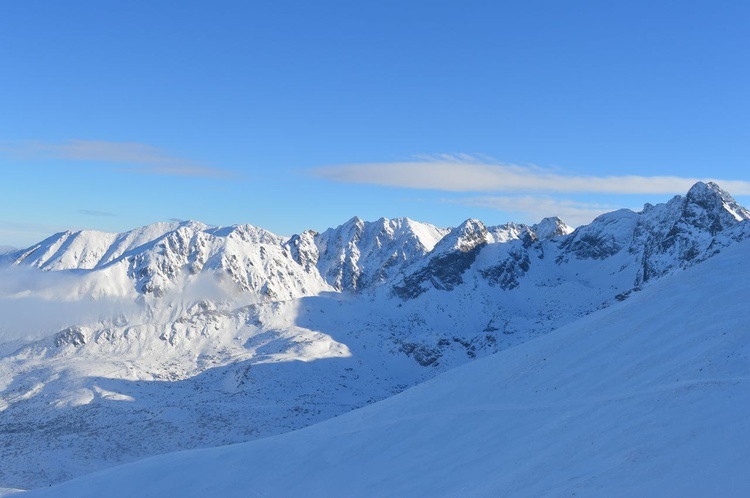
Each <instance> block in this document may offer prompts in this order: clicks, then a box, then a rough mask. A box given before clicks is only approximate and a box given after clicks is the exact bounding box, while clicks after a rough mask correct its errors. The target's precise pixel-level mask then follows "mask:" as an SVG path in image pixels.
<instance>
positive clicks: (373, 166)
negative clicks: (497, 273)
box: [0, 0, 750, 246]
mask: <svg viewBox="0 0 750 498" xmlns="http://www.w3.org/2000/svg"><path fill="white" fill-rule="evenodd" d="M749 53H750V2H745V1H716V0H713V1H704V2H691V1H671V2H670V1H662V2H655V1H628V2H608V1H596V2H594V1H569V2H562V1H524V2H520V1H512V2H511V1H507V2H504V1H482V2H477V1H462V2H457V1H453V2H443V1H435V0H430V1H414V2H408V1H403V0H402V1H398V2H395V1H377V2H351V1H346V2H344V1H342V2H328V1H319V2H310V1H299V2H285V1H273V2H270V1H269V2H247V1H242V2H239V1H238V2H229V1H226V2H208V1H205V2H197V1H180V2H178V1H155V0H149V1H128V2H123V1H112V0H98V1H93V0H92V1H87V2H82V1H74V0H71V1H65V2H61V1H57V0H54V1H53V0H49V1H42V0H28V1H15V2H5V3H4V4H3V7H2V15H0V64H2V66H1V67H2V69H1V71H2V73H1V74H2V77H1V78H0V166H2V171H3V176H2V181H1V182H0V245H3V244H10V245H15V246H26V245H29V244H31V243H33V242H34V241H38V240H40V239H42V238H44V237H45V236H47V235H50V234H52V233H53V232H56V231H59V230H63V229H68V228H71V229H72V228H93V229H101V230H108V231H122V230H126V229H130V228H134V227H137V226H140V225H144V224H147V223H151V222H155V221H166V220H169V219H172V218H176V219H197V220H200V221H203V222H205V223H209V224H217V225H228V224H234V223H251V224H254V225H258V226H262V227H264V228H267V229H269V230H271V231H274V232H276V233H280V234H292V233H294V232H299V231H301V230H303V229H306V228H313V229H317V230H321V229H324V228H327V227H329V226H335V225H338V224H340V223H342V222H344V221H346V220H347V219H348V218H350V217H352V216H354V215H359V216H360V217H362V218H365V219H370V220H373V219H377V218H379V217H381V216H386V217H397V216H408V217H410V218H413V219H417V220H421V221H428V222H432V223H434V224H437V225H440V226H452V225H456V224H458V223H460V222H461V221H463V220H464V219H466V218H469V217H478V218H480V219H482V220H483V221H485V222H486V223H488V224H498V223H502V222H505V221H508V220H514V221H520V222H529V223H532V222H535V221H538V220H539V219H540V218H541V217H542V216H550V215H555V214H558V213H559V214H561V215H562V217H563V218H568V219H569V220H570V222H571V224H577V223H583V222H585V221H587V219H590V218H591V217H592V216H594V215H595V214H596V213H597V212H602V211H606V210H609V209H610V208H615V207H631V208H640V207H641V206H642V204H643V202H645V201H650V202H660V201H663V200H666V199H668V198H669V197H671V196H672V195H674V194H679V193H684V192H685V190H686V185H689V182H690V181H692V180H694V179H720V180H725V181H727V182H733V183H728V184H727V185H725V187H726V188H727V189H728V190H730V192H732V193H734V194H735V195H736V197H737V198H738V200H739V201H741V202H744V203H745V204H747V203H748V201H750V168H748V157H750V154H749V153H750V63H749V62H748V60H749V59H748V54H749ZM625 176H628V177H631V178H622V177H625ZM652 177H665V178H656V179H655V178H652Z"/></svg>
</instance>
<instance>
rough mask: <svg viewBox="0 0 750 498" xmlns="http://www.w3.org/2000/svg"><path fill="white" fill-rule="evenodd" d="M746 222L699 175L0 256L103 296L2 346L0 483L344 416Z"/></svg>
mask: <svg viewBox="0 0 750 498" xmlns="http://www.w3.org/2000/svg"><path fill="white" fill-rule="evenodd" d="M748 220H750V211H748V210H747V209H745V208H743V207H742V206H740V205H738V204H737V203H736V202H735V201H734V199H732V197H731V196H730V195H729V194H728V193H727V192H725V191H723V190H722V189H721V188H719V186H717V185H715V184H713V183H697V184H696V185H694V186H693V187H692V188H691V189H690V191H689V192H688V193H687V195H685V196H677V197H674V198H673V199H672V200H670V201H669V202H667V203H664V204H658V205H653V206H652V205H648V204H647V205H646V206H645V207H644V209H643V210H642V211H641V212H637V213H636V212H633V211H630V210H620V211H615V212H612V213H607V214H603V215H601V216H599V217H598V218H596V219H595V220H594V221H593V222H591V223H590V224H588V225H586V226H581V227H578V228H577V229H575V230H573V229H571V228H570V227H568V226H567V225H565V223H563V222H562V221H561V220H560V219H558V218H547V219H545V220H542V221H541V222H540V223H538V224H536V225H531V226H528V225H523V224H515V223H507V224H504V225H499V226H486V225H485V224H483V223H482V222H481V221H479V220H475V219H470V220H467V221H465V222H464V223H462V224H461V225H460V226H458V227H456V228H451V229H442V228H438V227H435V226H432V225H430V224H427V223H419V222H415V221H412V220H410V219H406V218H400V219H392V220H388V219H385V218H383V219H380V220H377V221H374V222H366V221H363V220H361V219H359V218H353V219H351V220H349V221H348V222H346V223H344V224H343V225H341V226H339V227H337V228H331V229H328V230H325V231H323V232H322V233H316V232H313V231H306V232H303V233H301V234H297V235H293V236H291V237H281V236H278V235H275V234H273V233H270V232H268V231H266V230H263V229H261V228H257V227H254V226H251V225H236V226H231V227H211V226H207V225H204V224H201V223H197V222H193V221H188V222H181V223H157V224H154V225H149V226H146V227H142V228H139V229H136V230H132V231H130V232H126V233H122V234H111V233H102V232H95V231H86V230H85V231H79V232H64V233H59V234H56V235H53V236H52V237H49V238H48V239H46V240H44V241H42V242H40V243H38V244H35V245H34V246H32V247H29V248H27V249H24V250H20V251H12V252H9V253H5V254H3V255H0V268H2V269H4V271H5V272H6V276H7V277H8V279H12V276H13V272H14V271H17V272H18V274H19V275H21V276H23V278H24V281H27V280H34V279H29V277H30V276H34V275H36V276H39V277H44V278H47V277H59V278H52V279H51V280H49V281H47V280H44V281H43V282H44V285H36V286H34V287H33V288H20V287H19V288H18V289H17V291H18V292H15V293H12V294H11V295H8V296H4V297H5V298H6V300H12V306H13V307H17V306H21V305H24V302H25V301H24V300H27V301H28V303H29V304H27V305H28V306H37V305H42V304H44V303H49V302H59V303H62V305H63V306H65V307H68V306H72V304H73V303H76V302H79V301H80V302H82V303H83V304H84V305H85V306H83V308H84V309H87V310H88V309H89V308H91V309H92V310H97V309H98V308H97V306H98V305H99V304H103V303H109V304H108V307H106V308H102V309H104V311H106V312H107V313H105V312H102V313H101V314H94V315H91V316H89V315H86V316H83V315H82V316H81V317H80V318H78V319H74V318H70V320H69V321H70V323H67V325H66V326H63V327H61V328H60V329H56V330H51V331H49V334H46V335H44V336H41V337H39V336H36V337H35V338H30V339H29V340H27V341H18V342H17V343H15V344H12V345H10V346H8V345H3V344H1V343H0V346H3V351H4V352H3V355H2V356H0V461H2V462H3V465H2V466H0V488H2V487H21V488H28V487H37V486H46V485H48V484H50V483H54V482H59V481H61V480H65V479H69V478H71V477H75V476H77V475H81V474H82V473H83V472H88V471H91V470H95V469H101V468H106V467H109V466H112V465H115V464H119V463H123V462H127V461H132V460H136V459H138V458H142V457H145V456H150V455H155V454H158V453H164V452H168V451H176V450H182V449H189V448H197V447H206V446H215V445H220V444H229V443H237V442H243V441H248V440H252V439H258V438H261V437H265V436H269V435H274V434H280V433H283V432H288V431H290V430H294V429H298V428H301V427H305V426H309V425H311V424H314V423H316V422H320V421H322V420H326V419H329V418H331V417H334V416H337V415H340V414H343V413H346V412H348V411H351V410H352V409H355V408H358V407H362V406H364V405H368V404H370V403H373V402H375V401H378V400H382V399H384V398H387V397H389V396H392V395H393V394H395V393H398V392H401V391H403V390H404V389H406V388H407V387H410V386H414V385H416V384H418V383H421V382H423V381H425V380H427V379H429V378H432V377H434V376H436V375H438V374H439V373H441V372H444V371H446V370H449V369H451V368H453V367H456V366H459V365H462V364H465V363H468V362H470V361H472V360H474V359H475V358H480V357H483V356H488V355H490V354H493V353H496V352H498V351H502V350H507V349H509V348H511V347H513V346H517V345H519V344H521V343H524V342H527V341H528V340H529V339H531V338H534V337H537V336H539V335H541V334H545V333H548V332H551V331H553V330H555V329H558V328H560V327H562V326H565V325H567V324H570V323H572V322H574V321H576V320H578V319H579V318H581V317H583V316H586V315H589V314H591V313H592V312H595V311H597V310H601V309H604V308H608V307H610V306H613V305H618V304H619V302H620V301H625V300H628V299H629V298H630V297H631V296H633V293H634V292H637V291H639V290H641V289H644V288H646V287H648V286H650V285H652V284H653V283H654V282H655V281H663V280H664V279H668V278H671V277H670V275H671V274H674V273H677V272H680V271H681V270H683V269H687V268H689V267H691V266H694V265H696V264H699V263H701V262H702V261H704V260H706V259H708V258H711V257H712V256H714V255H716V254H717V253H719V252H721V251H722V250H723V249H724V248H727V247H729V246H731V245H733V244H735V243H737V242H739V241H741V240H743V239H746V238H748V237H750V223H749V222H748ZM50 283H52V284H54V285H51V284H50ZM48 284H49V285H48ZM28 298H30V299H28ZM35 309H36V308H35ZM59 309H68V308H59ZM113 311H114V312H113ZM17 336H21V334H17ZM113 421H116V422H114V423H113ZM40 462H41V463H40Z"/></svg>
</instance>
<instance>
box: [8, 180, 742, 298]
mask: <svg viewBox="0 0 750 498" xmlns="http://www.w3.org/2000/svg"><path fill="white" fill-rule="evenodd" d="M749 218H750V211H748V210H747V209H745V208H743V207H742V206H740V205H738V204H737V203H736V202H735V201H734V199H733V198H732V197H731V196H730V195H729V194H728V193H727V192H725V191H723V190H722V189H721V188H719V186H717V185H716V184H713V183H708V184H704V183H697V184H696V185H695V186H693V188H691V189H690V191H689V192H688V193H687V195H686V196H684V197H683V196H676V197H675V198H673V199H672V200H671V201H669V202H668V203H666V204H659V205H656V206H652V205H650V204H647V205H646V206H645V207H644V209H643V211H642V212H640V213H636V212H633V211H630V210H620V211H615V212H612V213H608V214H604V215H601V216H599V217H598V218H597V219H595V220H594V221H593V222H592V223H590V224H589V225H586V226H582V227H579V228H578V229H576V230H572V229H571V228H570V227H568V226H567V225H565V224H564V223H563V222H562V221H561V220H560V219H559V218H547V219H544V220H542V222H540V223H539V224H536V225H533V226H527V225H522V224H515V223H508V224H505V225H500V226H485V225H484V224H483V223H482V222H481V221H479V220H475V219H470V220H467V221H466V222H464V223H463V224H461V225H460V226H458V227H456V228H452V229H441V228H437V227H435V226H433V225H430V224H427V223H419V222H416V221H413V220H410V219H408V218H398V219H392V220H388V219H385V218H381V219H380V220H377V221H374V222H366V221H363V220H361V219H359V218H357V217H355V218H352V219H351V220H349V221H347V222H346V223H345V224H343V225H341V226H339V227H337V228H332V229H328V230H326V231H324V232H322V233H317V232H314V231H305V232H303V233H301V234H298V235H293V236H292V237H281V236H278V235H275V234H272V233H271V232H268V231H266V230H264V229H261V228H257V227H254V226H251V225H236V226H231V227H209V226H206V225H204V224H201V223H198V222H193V221H187V222H180V223H157V224H154V225H149V226H146V227H143V228H139V229H136V230H133V231H130V232H126V233H122V234H111V233H104V232H96V231H90V230H83V231H77V232H63V233H58V234H55V235H53V236H51V237H49V238H48V239H46V240H44V241H42V242H40V243H38V244H36V245H34V246H32V247H29V248H27V249H24V250H21V251H14V252H10V253H8V254H6V255H5V256H4V257H3V265H5V266H9V265H14V266H29V267H33V268H38V269H41V270H44V271H59V270H85V272H86V273H87V275H86V280H87V289H88V292H89V293H91V294H92V295H93V296H94V297H103V296H110V297H135V296H138V295H142V296H150V297H153V298H158V297H161V296H163V295H164V294H166V293H168V292H170V291H174V290H179V288H180V286H181V285H185V284H186V283H187V282H189V281H190V278H191V277H193V276H195V275H196V274H200V273H212V274H214V275H216V276H218V277H220V278H223V279H225V280H229V281H231V282H233V283H234V286H235V288H236V290H238V291H242V292H248V293H255V294H257V295H258V296H259V297H262V298H268V299H271V300H289V299H295V298H300V297H303V296H312V295H317V294H319V293H320V292H323V291H342V292H355V293H362V292H366V291H375V290H377V291H382V290H383V288H385V289H388V290H389V291H390V292H391V293H392V294H394V295H396V296H398V297H399V298H401V299H411V298H415V297H417V296H419V295H420V294H422V293H424V292H426V291H428V290H430V289H435V290H448V291H449V290H452V289H453V288H455V287H456V286H458V285H461V284H463V283H464V281H465V280H466V277H465V276H464V274H465V273H466V272H467V270H469V268H471V267H472V266H475V262H476V261H477V260H478V259H479V260H483V264H481V265H479V266H478V267H477V269H478V270H479V275H480V276H481V278H483V279H485V280H486V281H487V283H488V284H489V285H491V286H497V287H498V288H499V289H502V290H505V291H508V290H512V289H514V288H516V287H518V286H519V285H521V284H522V282H523V281H524V276H525V275H526V274H527V273H529V271H531V269H532V267H534V266H535V265H536V264H537V262H538V261H539V260H541V259H543V258H545V257H546V256H547V255H550V256H553V257H554V261H555V264H556V265H558V266H559V267H565V266H566V265H568V264H570V263H571V262H572V261H589V262H591V264H592V265H593V266H596V265H597V264H598V263H597V262H601V261H603V260H606V259H608V258H612V257H615V256H616V255H618V254H619V253H621V252H623V251H624V253H626V254H627V257H623V258H622V259H623V261H624V263H625V266H627V268H623V270H622V271H627V272H628V275H629V276H631V277H632V279H631V282H630V283H631V284H632V285H631V286H630V287H631V289H637V288H639V287H640V286H641V285H642V284H643V283H645V282H647V281H648V280H650V279H653V278H658V277H660V276H663V275H665V274H667V273H669V272H670V271H672V270H674V269H678V268H686V267H688V266H691V265H693V264H695V263H697V262H700V261H703V260H705V259H706V258H708V257H710V256H711V255H712V254H714V253H715V252H717V251H719V250H720V249H721V247H724V246H726V245H728V244H730V243H731V242H732V241H733V240H740V239H742V238H743V237H745V236H746V234H747V231H748V229H747V228H746V226H745V224H743V223H742V222H743V221H745V220H747V219H749ZM484 253H487V254H486V256H489V255H490V254H491V255H492V257H482V256H483V255H485V254H484ZM490 260H494V261H490ZM115 276H116V278H115ZM113 281H116V282H118V284H119V285H113V284H111V282H113ZM123 282H125V283H126V285H122V283H123ZM626 290H627V289H626ZM78 294H79V295H80V291H79V293H78Z"/></svg>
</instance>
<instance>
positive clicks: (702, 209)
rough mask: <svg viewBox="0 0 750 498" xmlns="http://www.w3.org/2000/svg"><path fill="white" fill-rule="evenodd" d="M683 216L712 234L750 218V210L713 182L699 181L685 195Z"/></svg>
mask: <svg viewBox="0 0 750 498" xmlns="http://www.w3.org/2000/svg"><path fill="white" fill-rule="evenodd" d="M681 218H682V220H684V221H685V222H686V223H688V224H690V225H692V226H694V227H698V228H702V229H707V230H708V231H709V232H711V234H712V235H716V233H718V232H720V231H721V230H722V229H724V228H726V227H729V226H733V225H735V224H737V223H738V222H740V221H744V220H747V219H750V211H748V210H747V209H745V208H744V207H742V206H740V205H739V204H738V203H737V201H735V200H734V199H733V198H732V196H731V195H730V194H729V193H728V192H726V191H725V190H722V189H721V187H719V186H718V185H717V184H715V183H713V182H708V183H703V182H698V183H696V184H695V185H693V186H692V187H691V188H690V190H689V191H688V193H687V195H686V196H685V201H684V204H683V209H682V213H681Z"/></svg>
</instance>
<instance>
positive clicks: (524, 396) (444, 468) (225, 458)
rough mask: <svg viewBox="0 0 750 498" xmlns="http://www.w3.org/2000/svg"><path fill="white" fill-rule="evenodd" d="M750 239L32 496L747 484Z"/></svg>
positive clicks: (550, 491) (610, 490)
mask: <svg viewBox="0 0 750 498" xmlns="http://www.w3.org/2000/svg"><path fill="white" fill-rule="evenodd" d="M748 255H750V243H748V242H742V243H739V244H736V245H734V246H732V247H730V248H727V249H724V250H722V253H721V254H719V255H717V256H716V257H714V258H712V259H710V260H709V261H707V262H705V263H704V264H701V265H698V266H696V267H693V268H691V269H689V270H687V271H685V272H683V273H680V274H677V275H674V276H673V277H671V278H668V279H664V280H661V281H659V282H656V283H654V284H653V285H651V286H648V287H647V288H645V290H643V291H642V292H637V293H635V294H634V295H633V296H631V298H630V299H628V300H626V301H625V302H622V303H618V304H616V305H613V306H611V307H609V308H607V309H604V310H601V311H598V312H596V313H593V314H591V315H589V316H587V317H585V318H582V319H581V320H578V321H576V322H575V323H573V324H571V325H569V326H566V327H564V328H562V329H559V330H558V331H556V332H554V333H552V334H549V335H546V336H543V337H540V338H538V339H535V340H532V341H529V342H526V343H524V344H522V345H520V346H517V347H514V348H511V349H509V350H506V351H504V352H501V353H498V354H496V355H493V356H490V357H488V358H485V359H482V360H478V361H476V362H473V363H470V364H468V365H466V366H463V367H460V368H456V369H454V370H451V371H449V372H447V373H445V374H442V375H440V376H438V377H436V378H434V379H433V380H431V381H428V382H426V383H424V384H421V385H419V386H417V387H415V388H412V389H409V390H407V391H405V392H403V393H402V394H400V395H397V396H394V397H391V398H389V399H386V400H385V401H382V402H379V403H376V404H373V405H370V406H367V407H365V408H362V409H359V410H356V411H354V412H350V413H348V414H346V415H343V416H341V417H338V418H335V419H332V420H329V421H326V422H323V423H321V424H318V425H314V426H311V427H308V428H306V429H302V430H299V431H296V432H292V433H287V434H283V435H280V436H275V437H270V438H266V439H262V440H258V441H254V442H250V443H245V444H240V445H234V446H226V447H219V448H213V449H205V450H194V451H186V452H181V453H173V454H168V455H162V456H158V457H153V458H149V459H146V460H141V461H138V462H134V463H131V464H128V465H124V466H120V467H116V468H113V469H109V470H105V471H102V472H99V473H96V474H92V475H89V476H85V477H81V478H78V479H76V480H73V481H70V482H67V483H63V484H61V485H58V486H55V487H52V488H49V489H45V490H40V491H37V492H32V493H31V494H29V495H28V496H34V497H36V496H40V497H41V496H71V497H83V496H295V495H296V496H311V495H316V496H357V495H380V496H414V495H420V496H429V495H442V496H445V495H449V496H503V495H511V496H521V495H523V496H539V495H554V496H563V495H576V496H581V495H585V496H644V495H650V496H686V495H691V496H696V495H703V496H709V495H711V496H739V495H741V494H743V492H746V491H747V489H750V474H748V473H747V468H748V467H749V466H750V445H748V444H747V443H748V441H750V388H749V387H750V386H748V380H750V363H749V362H748V354H750V341H749V340H748V339H750V306H748V305H747V282H748V278H749V277H750V259H749V258H748Z"/></svg>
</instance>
